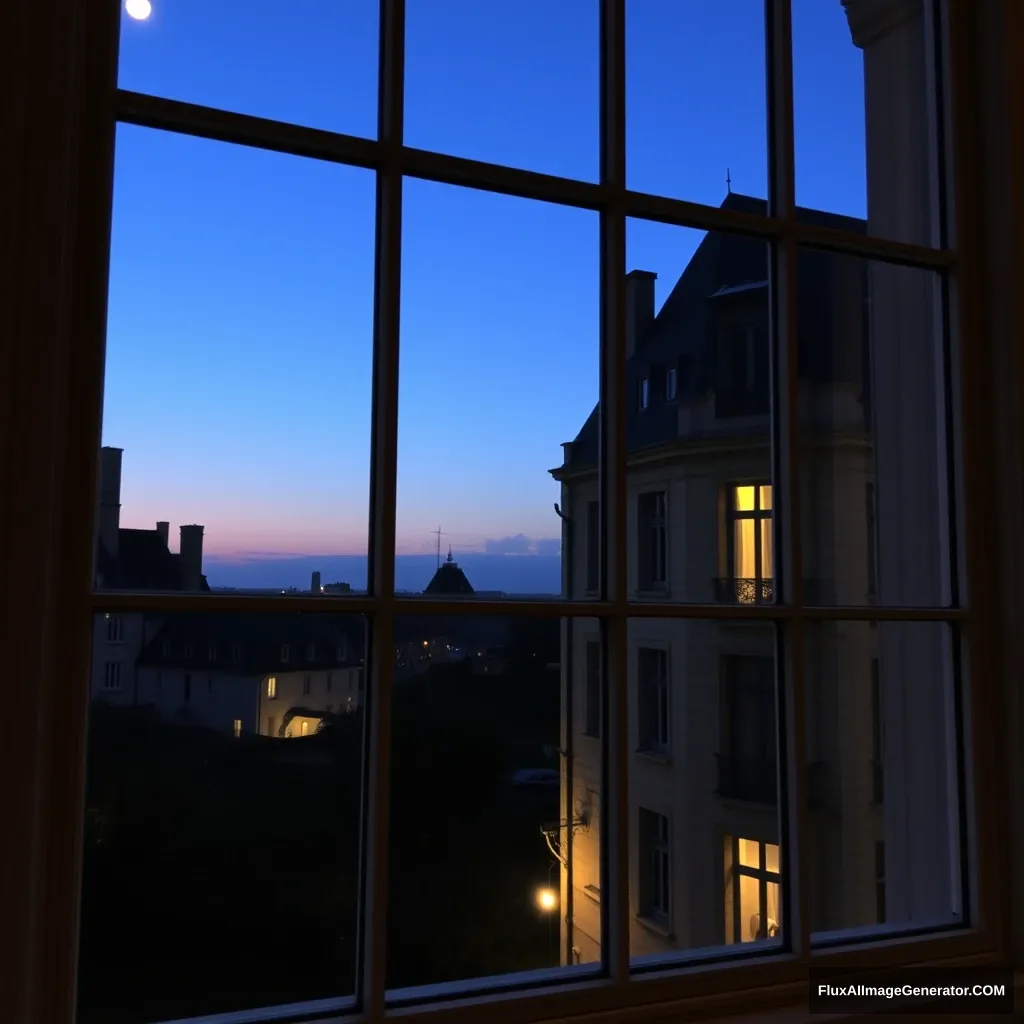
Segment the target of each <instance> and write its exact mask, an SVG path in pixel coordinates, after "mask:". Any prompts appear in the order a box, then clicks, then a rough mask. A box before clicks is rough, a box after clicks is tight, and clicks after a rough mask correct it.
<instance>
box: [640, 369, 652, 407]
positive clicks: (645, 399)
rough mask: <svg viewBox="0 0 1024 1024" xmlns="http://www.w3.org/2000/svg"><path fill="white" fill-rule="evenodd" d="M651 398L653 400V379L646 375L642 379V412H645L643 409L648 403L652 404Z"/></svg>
mask: <svg viewBox="0 0 1024 1024" xmlns="http://www.w3.org/2000/svg"><path fill="white" fill-rule="evenodd" d="M650 400H651V381H650V378H648V377H644V378H643V380H641V381H640V392H639V403H640V411H641V412H643V410H644V409H646V408H647V406H648V405H650Z"/></svg>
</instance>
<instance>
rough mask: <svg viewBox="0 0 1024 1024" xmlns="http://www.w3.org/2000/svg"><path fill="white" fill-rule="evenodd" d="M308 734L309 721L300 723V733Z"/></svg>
mask: <svg viewBox="0 0 1024 1024" xmlns="http://www.w3.org/2000/svg"><path fill="white" fill-rule="evenodd" d="M308 734H309V722H303V723H302V735H303V736H307V735H308Z"/></svg>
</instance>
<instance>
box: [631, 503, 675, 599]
mask: <svg viewBox="0 0 1024 1024" xmlns="http://www.w3.org/2000/svg"><path fill="white" fill-rule="evenodd" d="M667 534H668V523H667V520H666V514H665V492H664V491H651V492H650V493H648V494H641V495H640V497H639V499H638V501H637V547H638V548H639V556H640V557H639V560H638V571H639V580H638V584H637V586H638V589H640V590H642V591H653V590H661V589H664V587H665V585H666V583H667V581H668V536H667Z"/></svg>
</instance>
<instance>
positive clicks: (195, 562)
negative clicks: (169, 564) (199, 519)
mask: <svg viewBox="0 0 1024 1024" xmlns="http://www.w3.org/2000/svg"><path fill="white" fill-rule="evenodd" d="M178 554H179V557H180V559H181V585H182V588H183V589H184V590H199V589H200V588H201V587H202V583H203V528H202V527H201V526H183V527H182V528H181V546H180V547H179V549H178Z"/></svg>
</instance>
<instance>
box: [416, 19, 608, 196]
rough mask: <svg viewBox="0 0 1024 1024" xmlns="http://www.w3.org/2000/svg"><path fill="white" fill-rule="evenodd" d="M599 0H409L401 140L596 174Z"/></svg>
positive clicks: (571, 174) (537, 167)
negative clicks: (488, 0) (505, 1)
mask: <svg viewBox="0 0 1024 1024" xmlns="http://www.w3.org/2000/svg"><path fill="white" fill-rule="evenodd" d="M598 26H599V20H598V3H597V0H559V2H558V3H554V4H552V3H549V2H547V0H517V2H516V3H514V4H496V3H478V2H475V0H408V3H407V5H406V39H407V43H406V66H405V82H406V90H405V97H406V98H405V141H406V143H407V144H408V145H410V146H415V147H417V148H420V149H431V150H439V151H440V152H443V153H452V154H454V155H455V156H462V157H469V158H470V159H473V160H486V161H488V162H489V163H498V164H507V165H508V166H511V167H522V168H524V169H526V170H530V171H542V172H543V173H545V174H557V175H560V176H562V177H567V178H582V179H585V180H589V181H596V180H597V175H598V160H599V151H598V96H599V80H598V60H599V56H600V46H599V43H598Z"/></svg>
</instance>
